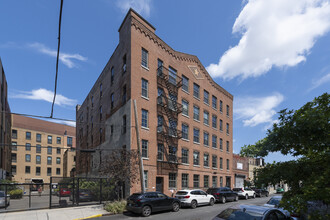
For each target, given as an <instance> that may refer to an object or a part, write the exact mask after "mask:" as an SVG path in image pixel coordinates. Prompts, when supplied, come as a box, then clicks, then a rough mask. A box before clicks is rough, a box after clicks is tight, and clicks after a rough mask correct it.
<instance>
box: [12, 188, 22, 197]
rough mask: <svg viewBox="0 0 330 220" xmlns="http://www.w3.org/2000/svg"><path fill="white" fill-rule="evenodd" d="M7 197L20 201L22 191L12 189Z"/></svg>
mask: <svg viewBox="0 0 330 220" xmlns="http://www.w3.org/2000/svg"><path fill="white" fill-rule="evenodd" d="M9 195H10V198H11V199H21V198H22V197H23V190H21V189H14V190H11V191H9Z"/></svg>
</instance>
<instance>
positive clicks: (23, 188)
mask: <svg viewBox="0 0 330 220" xmlns="http://www.w3.org/2000/svg"><path fill="white" fill-rule="evenodd" d="M123 188H125V187H120V186H118V185H117V184H116V185H115V184H114V183H113V182H112V181H111V180H109V179H105V178H80V177H79V178H70V177H68V178H66V177H51V178H50V182H49V183H39V184H36V183H0V213H1V212H10V211H22V210H33V209H47V208H49V209H50V208H62V207H70V206H81V205H94V204H102V203H104V202H105V201H112V200H116V199H119V198H120V197H121V195H125V193H124V192H123V191H122V189H123ZM1 195H4V197H1ZM2 201H4V202H2Z"/></svg>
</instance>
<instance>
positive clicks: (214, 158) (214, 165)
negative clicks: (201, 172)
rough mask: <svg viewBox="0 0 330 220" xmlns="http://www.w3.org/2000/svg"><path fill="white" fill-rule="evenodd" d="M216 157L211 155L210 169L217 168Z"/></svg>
mask: <svg viewBox="0 0 330 220" xmlns="http://www.w3.org/2000/svg"><path fill="white" fill-rule="evenodd" d="M217 160H218V158H217V156H216V155H212V168H217Z"/></svg>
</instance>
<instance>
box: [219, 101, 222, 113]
mask: <svg viewBox="0 0 330 220" xmlns="http://www.w3.org/2000/svg"><path fill="white" fill-rule="evenodd" d="M219 104H220V105H219V109H220V112H221V113H222V100H220V103H219Z"/></svg>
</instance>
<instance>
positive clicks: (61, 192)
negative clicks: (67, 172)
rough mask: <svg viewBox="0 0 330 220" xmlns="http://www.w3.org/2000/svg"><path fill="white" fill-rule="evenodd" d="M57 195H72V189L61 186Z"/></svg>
mask: <svg viewBox="0 0 330 220" xmlns="http://www.w3.org/2000/svg"><path fill="white" fill-rule="evenodd" d="M56 194H57V196H60V197H65V196H70V195H71V189H68V188H60V190H59V191H57V192H56Z"/></svg>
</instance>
